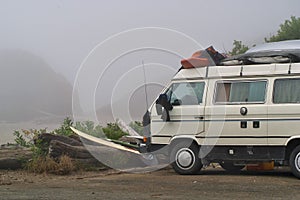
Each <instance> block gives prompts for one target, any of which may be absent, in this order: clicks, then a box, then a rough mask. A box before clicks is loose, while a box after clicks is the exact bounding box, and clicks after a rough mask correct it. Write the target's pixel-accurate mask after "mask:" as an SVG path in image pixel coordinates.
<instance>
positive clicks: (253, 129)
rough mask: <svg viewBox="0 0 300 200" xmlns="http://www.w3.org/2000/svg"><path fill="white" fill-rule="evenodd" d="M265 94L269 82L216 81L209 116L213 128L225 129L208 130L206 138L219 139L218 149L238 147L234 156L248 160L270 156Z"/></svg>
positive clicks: (249, 80) (233, 151)
mask: <svg viewBox="0 0 300 200" xmlns="http://www.w3.org/2000/svg"><path fill="white" fill-rule="evenodd" d="M266 91H267V80H254V79H246V80H222V81H221V80H220V81H216V82H215V94H214V100H213V101H214V102H213V105H211V106H209V107H207V108H206V109H207V110H206V112H207V114H208V115H210V116H211V119H210V126H215V127H216V126H220V127H222V128H221V129H220V132H219V133H215V132H214V133H211V132H210V131H209V130H210V128H209V127H208V133H207V136H206V137H207V138H210V137H211V138H216V137H217V138H218V139H217V140H215V141H216V145H218V146H231V147H235V149H236V151H235V150H232V151H231V152H232V154H235V153H240V154H243V155H241V156H246V157H245V158H248V157H252V156H253V158H258V157H265V156H267V155H268V149H267V145H268V140H267V136H268V120H267V117H268V106H267V104H266V93H267V92H266ZM220 110H223V111H224V112H223V113H222V112H219V111H220ZM254 154H256V155H254ZM247 156H248V157H247ZM256 156H258V157H256ZM240 158H242V157H240Z"/></svg>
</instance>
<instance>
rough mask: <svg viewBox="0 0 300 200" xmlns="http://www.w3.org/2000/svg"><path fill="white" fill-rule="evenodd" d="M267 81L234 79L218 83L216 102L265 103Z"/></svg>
mask: <svg viewBox="0 0 300 200" xmlns="http://www.w3.org/2000/svg"><path fill="white" fill-rule="evenodd" d="M266 85H267V81H234V82H219V83H217V88H216V94H215V102H216V103H224V104H234V103H263V102H264V101H265V93H266Z"/></svg>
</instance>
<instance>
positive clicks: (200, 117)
mask: <svg viewBox="0 0 300 200" xmlns="http://www.w3.org/2000/svg"><path fill="white" fill-rule="evenodd" d="M194 118H195V119H204V116H195V117H194Z"/></svg>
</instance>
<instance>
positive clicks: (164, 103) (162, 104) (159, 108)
mask: <svg viewBox="0 0 300 200" xmlns="http://www.w3.org/2000/svg"><path fill="white" fill-rule="evenodd" d="M163 108H164V109H163ZM172 109H173V106H172V104H171V103H170V102H169V101H168V97H167V95H166V94H160V95H159V97H158V99H157V100H156V112H157V114H158V115H162V119H163V121H170V115H169V111H170V110H172Z"/></svg>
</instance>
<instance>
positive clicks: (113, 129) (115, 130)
mask: <svg viewBox="0 0 300 200" xmlns="http://www.w3.org/2000/svg"><path fill="white" fill-rule="evenodd" d="M102 130H103V132H104V134H105V136H106V137H107V138H109V139H113V140H118V139H120V138H121V137H122V136H125V135H128V133H126V132H124V131H122V129H121V128H120V127H119V126H118V124H117V123H108V124H107V126H106V127H103V128H102Z"/></svg>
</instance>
